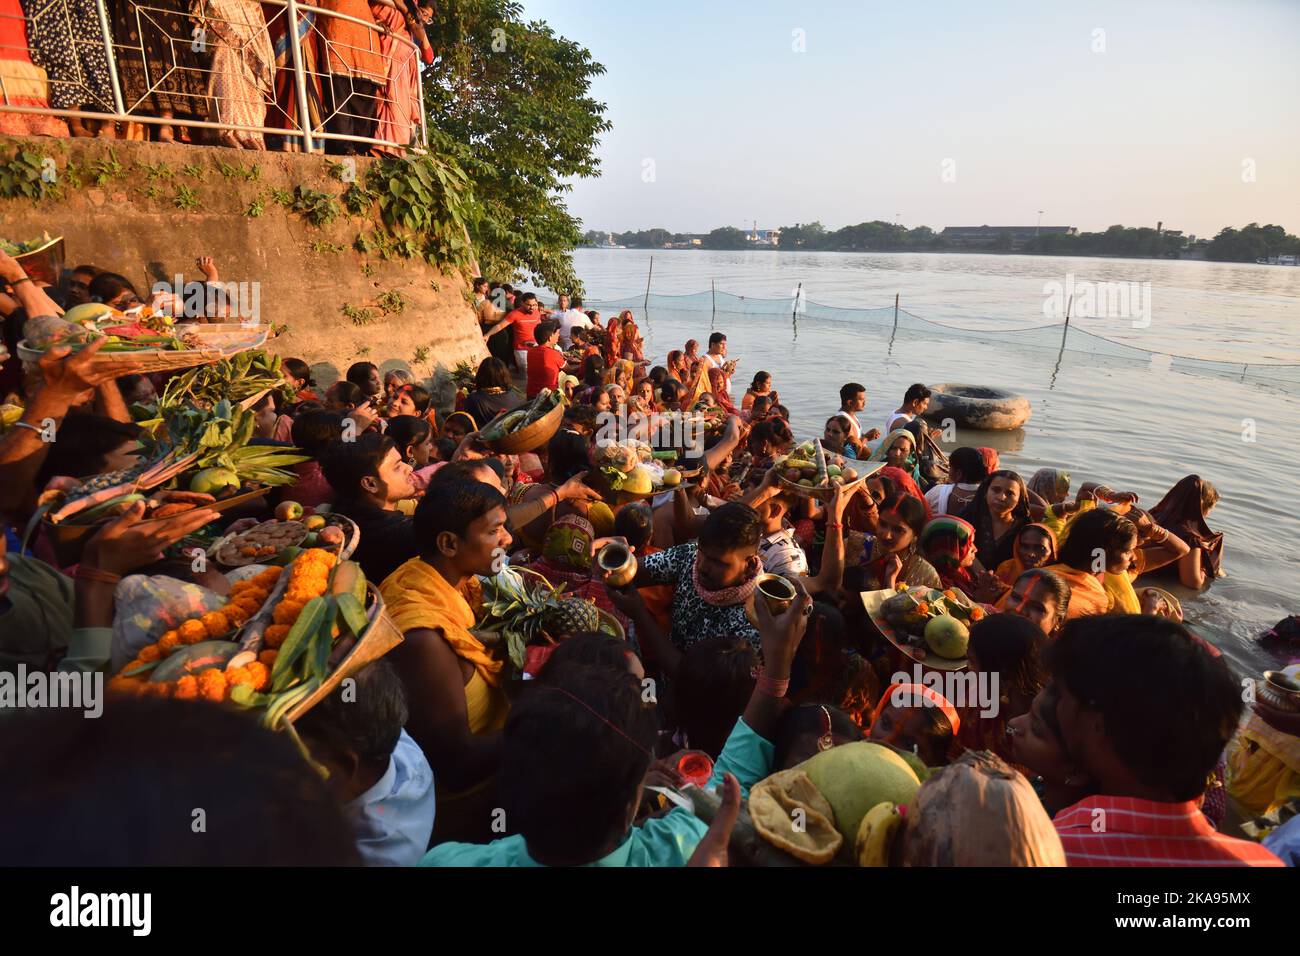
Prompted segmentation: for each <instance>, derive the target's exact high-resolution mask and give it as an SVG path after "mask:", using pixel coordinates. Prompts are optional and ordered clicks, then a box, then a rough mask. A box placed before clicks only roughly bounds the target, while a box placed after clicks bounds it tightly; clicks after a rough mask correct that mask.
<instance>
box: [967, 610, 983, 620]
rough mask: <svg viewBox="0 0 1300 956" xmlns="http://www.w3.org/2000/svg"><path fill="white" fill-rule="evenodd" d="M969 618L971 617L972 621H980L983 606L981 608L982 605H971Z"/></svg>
mask: <svg viewBox="0 0 1300 956" xmlns="http://www.w3.org/2000/svg"><path fill="white" fill-rule="evenodd" d="M970 619H971V620H972V621H982V620H984V608H982V607H973V608H971V609H970Z"/></svg>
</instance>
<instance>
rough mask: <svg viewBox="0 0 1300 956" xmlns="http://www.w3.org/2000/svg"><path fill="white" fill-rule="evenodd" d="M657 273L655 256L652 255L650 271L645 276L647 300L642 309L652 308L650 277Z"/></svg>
mask: <svg viewBox="0 0 1300 956" xmlns="http://www.w3.org/2000/svg"><path fill="white" fill-rule="evenodd" d="M654 274H655V257H654V256H651V257H650V271H649V272H647V273H646V277H645V302H644V303H643V305H642V306H641V308H642V311H648V310H649V308H650V277H651V276H653V275H654Z"/></svg>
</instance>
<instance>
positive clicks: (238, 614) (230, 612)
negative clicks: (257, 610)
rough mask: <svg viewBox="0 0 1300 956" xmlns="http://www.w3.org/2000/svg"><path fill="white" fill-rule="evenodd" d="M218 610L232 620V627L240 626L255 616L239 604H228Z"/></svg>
mask: <svg viewBox="0 0 1300 956" xmlns="http://www.w3.org/2000/svg"><path fill="white" fill-rule="evenodd" d="M218 611H219V613H221V614H224V615H225V616H226V620H227V621H229V622H230V626H231V627H239V625H241V624H243V623H244V622H245V621H247V620H248V619H249V618H250V617H252V616H253V615H252V614H251V613H249V612H248V611H245V610H244V608H243V607H242V606H241V605H239V604H227V605H226V606H225V607H223V608H218Z"/></svg>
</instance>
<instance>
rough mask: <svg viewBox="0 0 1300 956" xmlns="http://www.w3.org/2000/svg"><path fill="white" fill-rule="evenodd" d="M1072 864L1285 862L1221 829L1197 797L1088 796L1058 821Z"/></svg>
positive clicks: (1273, 864)
mask: <svg viewBox="0 0 1300 956" xmlns="http://www.w3.org/2000/svg"><path fill="white" fill-rule="evenodd" d="M1053 822H1054V823H1055V824H1056V832H1057V833H1058V834H1059V835H1060V837H1061V844H1062V845H1063V846H1064V847H1065V855H1066V859H1067V861H1068V862H1069V865H1070V866H1282V865H1283V863H1282V861H1281V860H1279V859H1278V858H1277V857H1276V856H1274V855H1273V854H1272V853H1270V852H1269V851H1268V850H1266V849H1264V847H1262V846H1260V845H1259V844H1258V843H1252V842H1250V841H1249V840H1238V839H1235V838H1233V837H1228V836H1224V835H1223V834H1221V833H1219V832H1218V831H1217V830H1215V829H1214V827H1213V826H1212V825H1211V824H1210V821H1209V820H1207V819H1206V818H1205V814H1203V813H1201V810H1200V808H1199V807H1198V806H1197V802H1196V801H1195V800H1188V801H1186V802H1185V803H1158V802H1156V801H1154V800H1138V799H1135V798H1133V797H1106V796H1097V797H1088V798H1086V799H1083V800H1080V801H1079V802H1078V803H1076V804H1074V805H1073V806H1071V807H1067V808H1066V809H1064V810H1062V811H1061V812H1060V813H1058V814H1057V815H1056V818H1055V820H1054V821H1053Z"/></svg>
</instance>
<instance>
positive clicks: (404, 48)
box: [370, 0, 427, 156]
mask: <svg viewBox="0 0 1300 956" xmlns="http://www.w3.org/2000/svg"><path fill="white" fill-rule="evenodd" d="M393 3H394V0H370V12H371V13H373V14H374V17H375V22H376V23H378V24H379V25H380V26H381V27H383V29H384V33H383V36H381V37H380V38H379V52H380V53H381V54H383V56H384V57H385V58H386V59H387V60H388V63H389V70H388V88H387V89H386V90H384V97H383V99H381V100H380V101H379V109H378V112H377V115H376V119H377V121H378V122H377V125H376V127H375V138H376V139H382V140H385V141H386V142H388V143H395V144H397V145H396V146H376V147H375V152H378V153H396V154H397V155H399V156H400V155H402V154H403V153H404V152H405V150H404V149H402V148H401V147H404V146H407V145H409V144H410V142H411V140H412V139H414V138H415V135H416V131H417V130H419V128H420V92H419V91H420V81H419V70H420V67H419V65H418V64H417V63H416V57H417V56H418V54H417V52H416V49H415V47H413V46H412V45H411V43H412V33H411V31H412V29H413V28H414V27H415V22H414V21H413V20H412V19H411V16H410V14H409V13H407V14H405V15H404V14H403V13H402V12H401V10H402V9H404V8H405V4H404V3H403V0H396V3H397V4H398V6H397V7H394V6H393ZM426 42H427V41H426Z"/></svg>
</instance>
